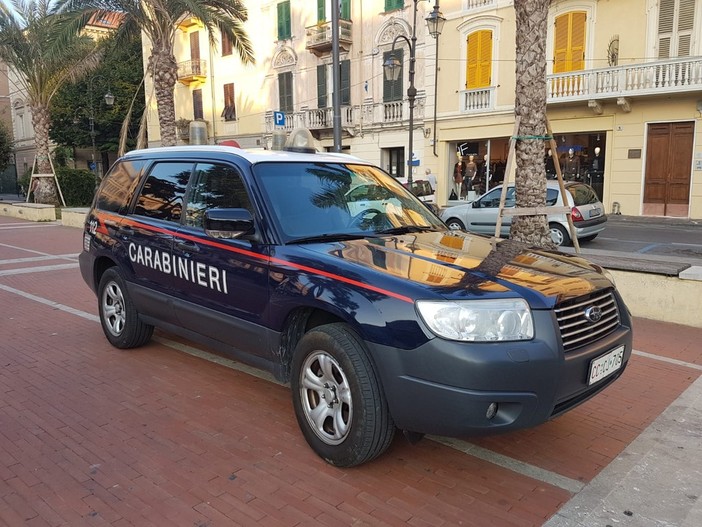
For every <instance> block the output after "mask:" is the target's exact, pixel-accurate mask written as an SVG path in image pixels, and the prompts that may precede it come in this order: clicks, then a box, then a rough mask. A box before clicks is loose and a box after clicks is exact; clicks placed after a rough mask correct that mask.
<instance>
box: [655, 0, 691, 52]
mask: <svg viewBox="0 0 702 527" xmlns="http://www.w3.org/2000/svg"><path fill="white" fill-rule="evenodd" d="M694 28H695V0H660V3H659V6H658V58H659V59H667V58H672V57H687V56H689V55H690V52H691V51H692V49H691V48H692V33H693V31H694Z"/></svg>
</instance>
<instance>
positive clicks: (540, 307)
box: [80, 146, 632, 467]
mask: <svg viewBox="0 0 702 527" xmlns="http://www.w3.org/2000/svg"><path fill="white" fill-rule="evenodd" d="M80 268H81V272H82V275H83V278H84V279H85V281H86V282H87V283H88V285H89V286H90V287H91V288H92V289H93V290H94V291H95V293H96V295H97V298H98V306H99V313H100V320H101V323H102V328H103V330H104V333H105V336H106V337H107V339H108V340H109V341H110V342H111V343H112V345H114V346H116V347H118V348H133V347H137V346H140V345H142V344H144V343H146V342H147V341H148V340H149V339H150V337H151V334H152V331H153V328H154V326H159V327H161V328H163V329H165V330H166V331H170V332H173V333H177V334H180V335H182V336H184V337H186V338H188V339H191V340H193V341H197V342H200V343H203V344H204V345H207V346H210V347H212V348H214V349H216V350H219V351H221V352H225V353H227V354H229V355H231V356H232V357H233V358H235V359H237V360H240V361H242V362H245V363H248V364H251V365H253V366H256V367H258V368H261V369H264V370H268V371H270V372H272V373H273V374H274V375H275V377H277V378H278V379H280V380H281V381H283V382H289V383H290V385H291V392H292V399H293V403H294V409H295V413H296V416H297V420H298V423H299V425H300V428H301V430H302V433H303V434H304V436H305V438H306V440H307V442H308V443H309V444H310V446H311V447H312V448H313V449H314V451H315V452H317V454H318V455H319V456H321V457H322V458H324V459H325V460H327V461H328V462H329V463H332V464H334V465H337V466H345V467H348V466H353V465H358V464H360V463H364V462H366V461H369V460H371V459H373V458H375V457H376V456H378V455H380V454H381V453H382V452H383V451H384V450H385V449H386V448H387V447H388V445H389V444H390V442H391V440H392V438H393V435H394V434H395V432H396V430H401V431H403V432H405V433H406V434H407V435H408V437H410V438H413V439H414V438H417V437H421V434H425V433H431V434H437V435H445V436H466V435H477V434H488V433H497V432H503V431H507V430H514V429H519V428H523V427H531V426H534V425H538V424H540V423H543V422H545V421H547V420H548V419H551V418H553V417H555V416H558V415H559V414H562V413H563V412H565V411H567V410H569V409H571V408H573V407H575V406H576V405H578V404H580V403H582V402H583V401H585V400H587V399H589V398H590V397H592V396H593V395H595V394H597V393H598V392H600V391H601V390H602V389H604V388H605V387H607V386H608V385H610V384H611V383H612V382H614V381H615V380H616V379H617V378H618V377H619V376H620V375H621V374H622V372H623V371H624V368H625V367H626V364H627V361H628V360H629V357H630V355H631V342H632V335H631V322H630V318H629V314H628V312H627V309H626V307H625V305H624V303H623V302H622V299H621V297H620V296H619V294H618V293H617V290H616V288H615V286H614V284H613V283H612V282H611V281H610V280H609V279H608V277H607V275H606V274H605V272H603V270H602V269H601V268H600V267H598V266H596V265H594V264H592V263H589V262H587V261H586V260H584V259H582V258H579V257H575V256H571V255H565V254H560V253H557V252H549V251H545V250H538V249H534V248H529V247H525V246H523V245H520V244H517V243H515V242H513V241H511V240H498V239H491V238H488V237H484V236H478V235H472V234H468V233H466V232H462V231H451V230H449V229H448V228H447V227H446V226H445V225H444V224H443V223H442V222H441V220H439V219H438V218H437V217H436V216H435V215H434V214H433V213H432V212H431V211H430V210H429V209H428V208H427V207H426V206H425V205H424V204H423V203H422V202H421V201H419V200H418V199H417V198H415V197H414V196H413V195H412V194H411V193H410V192H409V191H407V190H406V189H405V188H404V187H403V186H402V185H400V184H399V183H398V182H397V181H396V180H394V179H393V178H392V177H390V176H388V175H387V174H386V173H384V172H383V171H382V170H381V169H379V168H377V167H375V166H373V165H371V164H369V163H367V162H364V161H362V160H360V159H357V158H354V157H350V156H346V155H341V154H318V153H295V152H273V151H261V152H246V151H244V150H242V149H239V148H234V147H225V146H186V147H172V148H155V149H149V150H141V151H134V152H130V153H128V154H127V155H125V156H124V157H122V158H121V159H119V160H118V161H117V162H116V163H115V165H114V166H113V167H112V169H111V170H110V171H109V173H108V174H107V175H106V176H105V178H104V180H103V181H102V184H101V185H100V187H99V190H98V192H97V194H96V197H95V200H94V204H93V206H92V208H91V210H90V212H89V214H88V217H87V219H86V224H85V232H84V238H83V252H82V253H81V255H80Z"/></svg>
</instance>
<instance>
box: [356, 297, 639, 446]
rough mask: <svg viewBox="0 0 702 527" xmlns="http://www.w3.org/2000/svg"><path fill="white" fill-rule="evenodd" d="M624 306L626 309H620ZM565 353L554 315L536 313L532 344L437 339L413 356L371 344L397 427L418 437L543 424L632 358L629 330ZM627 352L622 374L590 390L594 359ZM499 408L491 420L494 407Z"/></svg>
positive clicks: (626, 327)
mask: <svg viewBox="0 0 702 527" xmlns="http://www.w3.org/2000/svg"><path fill="white" fill-rule="evenodd" d="M620 307H622V308H623V306H620ZM622 311H623V313H622V317H621V318H622V325H621V326H620V327H619V328H618V329H616V330H615V331H614V332H613V333H610V334H609V335H608V336H606V337H605V338H602V339H600V340H598V341H597V342H596V343H593V344H589V345H586V346H582V347H581V348H579V349H578V350H576V351H574V352H571V353H567V354H565V353H564V352H563V351H562V346H561V344H560V336H558V334H557V326H556V324H555V321H554V319H553V317H552V313H551V312H550V311H535V312H534V321H535V323H536V336H535V338H534V339H533V340H531V341H525V342H507V343H481V344H471V343H461V342H452V341H447V340H443V339H439V338H434V339H432V340H431V341H429V342H427V343H426V344H424V345H422V346H420V347H419V348H416V349H414V350H399V349H396V348H390V347H386V346H380V345H373V344H369V347H370V348H371V352H372V355H373V357H374V359H375V362H376V365H377V366H378V370H379V372H380V375H381V379H382V383H383V387H384V390H385V395H386V397H387V400H388V403H389V406H390V412H391V414H392V416H393V419H394V421H395V424H396V425H397V426H398V427H399V428H401V429H403V430H410V431H413V432H420V433H427V434H435V435H444V436H452V437H457V436H464V435H485V434H493V433H497V432H504V431H508V430H515V429H520V428H526V427H531V426H535V425H538V424H541V423H543V422H545V421H547V420H548V419H550V418H551V417H554V416H556V415H559V414H561V413H563V412H565V411H567V410H569V409H571V408H573V407H575V406H577V405H578V404H580V403H582V402H584V401H586V400H587V399H589V398H590V397H592V396H593V395H595V394H597V393H599V392H600V391H601V390H602V389H604V388H605V387H607V386H608V385H609V384H611V383H612V382H613V381H614V380H615V379H616V378H618V377H619V376H620V375H621V374H622V372H623V371H624V369H625V368H626V365H627V363H628V360H629V357H630V356H631V330H630V327H631V324H630V322H629V319H628V315H627V314H626V308H623V309H622ZM618 346H624V347H625V352H624V360H623V363H622V365H621V368H620V369H619V370H617V371H616V372H615V373H613V374H611V375H609V376H608V377H605V378H604V379H602V380H600V381H598V382H597V383H595V384H593V385H592V386H588V385H587V379H588V374H589V366H590V363H591V361H592V360H593V359H595V358H597V357H600V356H601V355H603V354H605V353H607V352H608V351H610V350H613V349H615V348H617V347H618ZM492 403H497V406H498V410H497V413H496V415H495V416H494V417H492V418H490V419H488V417H487V411H488V407H489V406H490V405H491V404H492Z"/></svg>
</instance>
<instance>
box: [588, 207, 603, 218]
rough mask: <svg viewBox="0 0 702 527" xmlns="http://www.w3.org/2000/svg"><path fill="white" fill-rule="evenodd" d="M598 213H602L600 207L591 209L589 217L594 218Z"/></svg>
mask: <svg viewBox="0 0 702 527" xmlns="http://www.w3.org/2000/svg"><path fill="white" fill-rule="evenodd" d="M600 214H602V209H592V210H591V211H590V217H591V218H596V217H597V216H599V215H600Z"/></svg>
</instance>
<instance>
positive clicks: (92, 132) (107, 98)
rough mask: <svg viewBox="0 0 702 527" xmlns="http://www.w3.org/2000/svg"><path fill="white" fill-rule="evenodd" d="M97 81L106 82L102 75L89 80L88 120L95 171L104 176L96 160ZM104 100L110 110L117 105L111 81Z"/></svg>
mask: <svg viewBox="0 0 702 527" xmlns="http://www.w3.org/2000/svg"><path fill="white" fill-rule="evenodd" d="M95 79H102V80H105V78H104V77H103V76H102V75H95V76H94V77H90V78H89V79H88V102H89V103H90V105H89V107H88V109H89V111H90V114H89V115H88V119H89V122H90V142H91V144H92V147H93V149H92V153H91V157H92V162H93V165H94V167H95V171H96V172H97V173H98V175H99V176H102V174H101V173H100V171H99V170H97V167H98V165H97V161H96V160H95V158H96V153H97V150H96V149H95V136H96V135H97V132H96V131H95V109H94V107H93V81H94V80H95ZM103 99H104V100H105V105H106V106H107V107H108V108H112V106H113V105H114V104H115V96H114V95H112V93H111V92H110V86H109V81H108V85H107V93H106V94H105V95H104V96H103Z"/></svg>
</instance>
